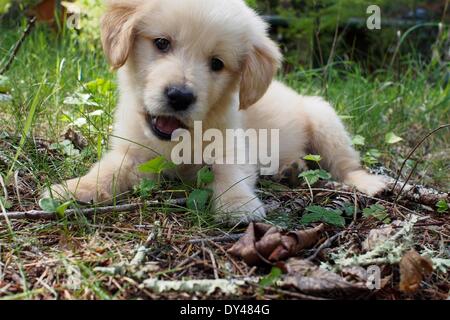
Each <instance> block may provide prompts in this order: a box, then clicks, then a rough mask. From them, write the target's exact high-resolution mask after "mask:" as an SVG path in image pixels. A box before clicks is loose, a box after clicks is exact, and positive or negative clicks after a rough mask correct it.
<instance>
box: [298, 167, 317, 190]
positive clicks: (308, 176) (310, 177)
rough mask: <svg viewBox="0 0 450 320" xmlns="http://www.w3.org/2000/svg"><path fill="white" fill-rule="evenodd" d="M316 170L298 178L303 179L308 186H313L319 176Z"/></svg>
mask: <svg viewBox="0 0 450 320" xmlns="http://www.w3.org/2000/svg"><path fill="white" fill-rule="evenodd" d="M316 171H317V170H308V171H305V172H302V173H300V175H299V178H303V179H305V180H306V182H308V184H309V185H311V186H312V185H313V184H315V183H316V182H317V181H319V176H318V174H317V172H316Z"/></svg>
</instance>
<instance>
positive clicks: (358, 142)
mask: <svg viewBox="0 0 450 320" xmlns="http://www.w3.org/2000/svg"><path fill="white" fill-rule="evenodd" d="M352 144H353V145H354V146H364V145H365V144H366V138H364V137H363V136H361V135H356V136H354V137H353V139H352Z"/></svg>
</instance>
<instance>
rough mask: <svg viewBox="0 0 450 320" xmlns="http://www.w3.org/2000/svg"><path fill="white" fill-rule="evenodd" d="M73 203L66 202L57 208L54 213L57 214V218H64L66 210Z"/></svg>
mask: <svg viewBox="0 0 450 320" xmlns="http://www.w3.org/2000/svg"><path fill="white" fill-rule="evenodd" d="M72 203H73V201H67V202H66V203H63V204H62V205H60V206H58V207H57V208H56V210H55V211H56V213H57V214H58V217H59V218H61V219H62V218H64V215H65V213H66V210H67V209H68V208H69V207H70V206H71V205H72Z"/></svg>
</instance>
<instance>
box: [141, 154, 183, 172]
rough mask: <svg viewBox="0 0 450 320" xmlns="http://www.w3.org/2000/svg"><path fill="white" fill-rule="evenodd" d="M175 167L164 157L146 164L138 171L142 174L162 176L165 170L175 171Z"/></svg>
mask: <svg viewBox="0 0 450 320" xmlns="http://www.w3.org/2000/svg"><path fill="white" fill-rule="evenodd" d="M173 168H175V165H174V164H173V163H172V162H170V161H168V160H166V158H164V157H163V156H159V157H156V158H154V159H152V160H150V161H148V162H146V163H143V164H141V165H140V166H139V167H138V169H139V171H140V172H142V173H155V174H160V173H161V172H163V171H164V170H168V169H173Z"/></svg>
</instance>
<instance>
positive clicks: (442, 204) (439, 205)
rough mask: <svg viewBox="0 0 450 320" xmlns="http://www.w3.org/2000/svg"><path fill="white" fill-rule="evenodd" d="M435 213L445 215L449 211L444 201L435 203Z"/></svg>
mask: <svg viewBox="0 0 450 320" xmlns="http://www.w3.org/2000/svg"><path fill="white" fill-rule="evenodd" d="M436 208H437V212H439V213H446V212H448V209H449V204H448V202H447V201H445V200H439V201H438V203H436Z"/></svg>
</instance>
